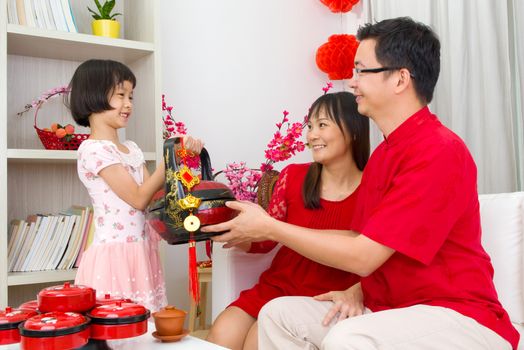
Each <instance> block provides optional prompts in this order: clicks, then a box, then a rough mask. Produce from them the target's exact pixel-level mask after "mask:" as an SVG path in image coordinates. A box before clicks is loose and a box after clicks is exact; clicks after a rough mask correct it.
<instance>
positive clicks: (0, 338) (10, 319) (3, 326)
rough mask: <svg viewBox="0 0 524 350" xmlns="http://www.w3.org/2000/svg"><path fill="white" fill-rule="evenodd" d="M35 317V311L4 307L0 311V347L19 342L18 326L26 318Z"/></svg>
mask: <svg viewBox="0 0 524 350" xmlns="http://www.w3.org/2000/svg"><path fill="white" fill-rule="evenodd" d="M35 315H37V313H36V312H35V311H31V310H21V309H13V308H10V307H6V308H5V311H0V345H6V344H14V343H18V342H20V332H19V331H18V326H19V325H20V324H21V323H23V322H24V321H25V320H27V319H28V318H30V317H32V316H35Z"/></svg>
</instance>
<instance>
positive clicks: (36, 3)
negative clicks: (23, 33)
mask: <svg viewBox="0 0 524 350" xmlns="http://www.w3.org/2000/svg"><path fill="white" fill-rule="evenodd" d="M31 3H32V5H33V14H34V16H35V23H36V27H37V28H42V29H45V22H44V16H43V15H42V6H41V5H42V0H31Z"/></svg>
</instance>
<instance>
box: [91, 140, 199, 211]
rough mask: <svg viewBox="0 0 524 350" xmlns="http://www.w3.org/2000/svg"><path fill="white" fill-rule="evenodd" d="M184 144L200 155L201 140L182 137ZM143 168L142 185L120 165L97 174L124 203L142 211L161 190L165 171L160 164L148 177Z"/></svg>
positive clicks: (162, 164) (163, 165)
mask: <svg viewBox="0 0 524 350" xmlns="http://www.w3.org/2000/svg"><path fill="white" fill-rule="evenodd" d="M184 144H185V147H186V148H187V149H189V150H191V151H193V152H196V153H200V151H201V150H202V148H203V146H204V144H203V142H202V141H201V140H199V139H195V138H193V137H191V136H184ZM143 167H144V182H143V183H142V185H139V184H137V183H136V181H135V180H134V179H133V177H132V176H131V175H130V174H129V173H128V172H127V170H126V169H125V168H124V166H123V165H122V164H113V165H110V166H108V167H106V168H104V169H102V170H100V172H99V173H98V174H99V175H100V177H102V178H103V179H104V181H105V182H106V183H107V184H108V185H109V187H110V188H111V190H113V192H115V194H116V195H117V196H118V197H120V198H121V199H122V200H123V201H124V202H126V203H127V204H129V205H130V206H132V207H133V208H136V209H139V210H144V209H145V208H146V207H147V205H148V204H149V202H150V201H151V198H152V197H153V195H154V194H155V193H156V192H157V191H158V190H159V189H160V188H162V185H163V184H164V182H165V178H166V176H165V173H166V171H165V164H164V162H161V163H160V164H159V165H158V167H157V168H156V170H155V171H154V172H153V174H151V175H149V171H148V170H147V168H146V166H145V164H144V165H143Z"/></svg>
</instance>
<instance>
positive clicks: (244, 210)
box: [201, 201, 274, 248]
mask: <svg viewBox="0 0 524 350" xmlns="http://www.w3.org/2000/svg"><path fill="white" fill-rule="evenodd" d="M226 205H227V206H228V207H229V208H231V209H234V210H238V211H239V214H238V215H237V216H236V217H235V218H234V219H231V220H229V221H226V222H223V223H220V224H216V225H210V226H205V227H202V229H201V230H202V231H203V232H224V231H225V232H226V233H224V234H222V235H219V236H214V237H212V240H213V241H215V242H226V244H225V245H224V248H230V247H232V246H235V245H238V244H243V243H245V242H257V241H263V240H266V239H271V237H269V235H270V233H271V230H269V229H268V228H269V227H270V224H271V222H272V221H273V220H274V219H273V218H272V217H271V216H269V215H268V214H267V213H266V211H265V210H264V209H263V208H262V207H261V206H259V205H257V204H254V203H251V202H248V201H232V202H226Z"/></svg>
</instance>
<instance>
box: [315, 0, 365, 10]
mask: <svg viewBox="0 0 524 350" xmlns="http://www.w3.org/2000/svg"><path fill="white" fill-rule="evenodd" d="M358 1H359V0H320V2H321V3H323V4H324V5H326V6H327V7H329V9H330V10H331V12H335V13H338V12H348V11H351V9H352V8H353V6H355V5H356V4H357V2H358Z"/></svg>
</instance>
